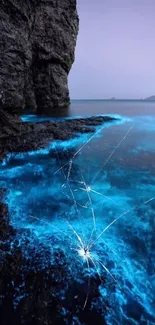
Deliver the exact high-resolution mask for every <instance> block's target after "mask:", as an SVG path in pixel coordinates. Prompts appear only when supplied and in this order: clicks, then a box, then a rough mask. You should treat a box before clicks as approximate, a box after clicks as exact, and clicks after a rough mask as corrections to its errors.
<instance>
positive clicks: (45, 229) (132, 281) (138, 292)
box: [0, 116, 155, 325]
mask: <svg viewBox="0 0 155 325" xmlns="http://www.w3.org/2000/svg"><path fill="white" fill-rule="evenodd" d="M131 126H133V129H131V131H130V132H129V134H128V135H127V136H126V137H125V139H124V140H123V141H122V143H121V145H120V146H119V147H118V148H117V150H116V151H115V148H116V147H117V145H118V143H119V142H120V141H121V140H122V139H123V137H124V136H125V135H126V134H127V131H128V130H130V127H131ZM90 137H91V135H90V134H89V135H83V136H81V137H79V138H78V139H74V140H71V141H67V142H57V143H54V144H53V143H52V144H51V145H50V146H49V147H48V148H47V149H44V150H40V151H37V152H33V153H27V154H17V155H12V156H9V157H8V159H6V160H5V162H4V163H3V165H2V167H1V170H0V179H1V181H0V186H4V187H6V184H7V188H8V190H9V193H8V196H7V202H8V204H9V210H10V216H11V223H12V224H13V225H14V226H15V227H16V229H17V230H18V231H17V237H18V239H19V245H21V246H23V249H24V252H25V254H27V253H28V250H27V248H26V247H25V245H24V240H25V238H24V234H25V233H24V231H23V232H22V233H21V229H29V232H26V235H27V236H29V238H30V242H31V245H32V246H33V245H35V243H36V238H37V240H39V241H40V242H42V243H43V244H44V245H45V246H48V247H50V250H51V263H52V259H53V256H54V252H55V251H56V250H58V249H60V250H61V251H63V252H64V254H65V259H66V260H67V263H68V264H67V265H69V269H68V272H69V274H70V281H73V282H75V281H76V282H77V283H79V285H80V283H82V284H85V287H84V288H85V290H84V293H83V294H84V295H85V296H87V282H88V275H89V273H90V275H91V281H92V282H93V281H94V279H97V277H98V278H99V276H101V277H102V278H104V281H103V283H101V284H99V293H100V295H99V297H93V298H92V301H91V308H92V310H93V309H96V310H98V312H99V314H101V316H102V312H103V314H105V312H104V309H105V308H104V305H105V304H108V306H109V307H108V309H107V311H106V315H104V317H106V322H107V324H109V325H110V324H125V325H126V324H149V325H151V324H154V303H155V300H154V289H155V274H154V270H155V265H154V258H155V253H154V251H155V241H154V238H153V230H154V222H155V218H154V216H155V212H154V211H155V200H152V201H149V202H147V201H148V200H150V199H151V198H154V197H155V167H154V166H155V165H154V162H155V143H154V137H155V117H153V116H145V117H143V116H142V117H135V118H133V119H132V120H126V121H125V120H123V123H122V124H121V123H119V124H112V125H111V126H109V127H108V128H104V129H103V130H101V132H100V133H99V134H98V136H96V137H94V138H92V140H91V141H90V142H89V143H88V144H87V145H86V146H84V147H83V149H82V150H81V151H80V152H79V153H78V154H77V155H75V153H76V152H77V151H78V149H79V148H80V147H82V146H83V144H84V143H86V141H87V140H88V139H89V138H90ZM114 151H115V152H114ZM112 152H114V154H113V155H111V154H112ZM110 156H111V157H110ZM72 157H75V158H73V161H72V164H71V163H70V165H66V166H64V165H65V164H66V163H68V161H69V160H70V161H71V159H72ZM108 158H110V159H109V160H108ZM106 161H107V163H106V164H104V163H105V162H106ZM61 166H64V168H63V169H61V170H60V171H58V172H57V173H55V172H56V171H57V170H58V169H59V167H61ZM69 166H70V168H69ZM101 167H103V169H102V170H101ZM100 170H101V172H100V173H98V172H99V171H100ZM68 171H70V172H69V174H68ZM67 175H68V176H69V177H68V181H67V180H66V177H67ZM84 182H85V184H84ZM85 185H86V186H88V192H87V191H86V188H85ZM89 187H90V188H89ZM134 207H137V208H134ZM124 212H126V213H124ZM123 213H124V214H123ZM121 215H122V217H121V218H120V219H118V220H117V221H116V222H114V223H113V224H112V225H111V226H110V227H109V228H108V229H107V230H106V231H105V232H104V233H103V234H102V236H100V237H99V235H100V234H101V233H102V231H103V230H104V229H105V228H106V227H107V226H108V225H110V224H111V223H112V222H113V220H115V219H116V218H118V217H119V216H121ZM94 220H95V226H96V229H95V230H94ZM68 222H69V223H68ZM72 227H73V228H72ZM75 231H76V233H75ZM79 236H80V239H81V240H82V245H84V247H87V245H88V244H89V252H90V257H91V258H92V259H93V261H94V264H93V262H92V261H91V260H90V259H89V264H90V265H89V266H90V270H89V271H88V265H87V262H86V259H85V258H83V257H82V256H81V255H80V253H79V252H78V251H79V249H81V248H79V245H80V246H81V242H80V240H79ZM98 260H100V262H101V263H102V264H103V265H104V266H105V267H106V268H107V269H108V270H109V271H110V273H111V275H112V276H113V277H114V278H115V279H116V282H115V281H114V280H113V278H112V276H111V275H109V274H108V273H107V272H106V270H105V269H103V267H102V265H101V264H100V262H98ZM59 295H61V297H62V299H64V297H65V292H64V293H62V292H61V293H59ZM90 295H91V293H90ZM64 317H65V316H64Z"/></svg>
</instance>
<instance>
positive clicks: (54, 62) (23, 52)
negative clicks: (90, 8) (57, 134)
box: [0, 0, 78, 113]
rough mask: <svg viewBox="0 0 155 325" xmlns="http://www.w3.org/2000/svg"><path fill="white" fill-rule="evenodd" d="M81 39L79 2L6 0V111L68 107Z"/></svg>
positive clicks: (2, 54)
mask: <svg viewBox="0 0 155 325" xmlns="http://www.w3.org/2000/svg"><path fill="white" fill-rule="evenodd" d="M77 33H78V16H77V11H76V0H1V1H0V93H1V94H0V95H1V108H4V109H7V110H9V111H13V112H17V111H21V110H23V109H24V108H31V109H37V111H38V113H44V112H46V110H47V109H48V110H52V108H58V109H59V108H60V107H63V106H66V105H68V103H69V91H68V82H67V78H68V73H69V71H70V69H71V66H72V63H73V61H74V51H75V45H76V38H77Z"/></svg>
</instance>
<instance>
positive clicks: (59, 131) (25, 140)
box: [0, 110, 116, 160]
mask: <svg viewBox="0 0 155 325" xmlns="http://www.w3.org/2000/svg"><path fill="white" fill-rule="evenodd" d="M115 120H116V119H115V118H114V117H109V116H92V117H88V118H79V119H70V120H64V121H58V122H56V121H50V122H48V121H46V122H41V123H30V122H29V123H24V122H22V120H21V119H20V117H18V116H17V115H12V114H8V113H7V112H5V111H3V110H0V160H2V159H3V158H4V156H5V155H6V154H7V153H10V152H27V151H32V150H36V149H39V148H42V147H45V146H46V145H47V144H48V143H49V141H52V140H54V139H59V140H67V139H70V138H73V137H75V136H77V133H88V132H94V131H95V127H96V126H98V125H102V124H104V123H106V122H112V121H115Z"/></svg>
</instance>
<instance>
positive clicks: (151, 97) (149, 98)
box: [144, 95, 155, 100]
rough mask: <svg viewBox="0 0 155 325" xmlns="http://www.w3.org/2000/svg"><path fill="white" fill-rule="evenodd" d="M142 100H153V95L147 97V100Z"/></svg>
mask: <svg viewBox="0 0 155 325" xmlns="http://www.w3.org/2000/svg"><path fill="white" fill-rule="evenodd" d="M144 100H155V95H154V96H150V97H147V98H144Z"/></svg>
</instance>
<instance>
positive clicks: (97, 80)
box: [69, 0, 155, 99]
mask: <svg viewBox="0 0 155 325" xmlns="http://www.w3.org/2000/svg"><path fill="white" fill-rule="evenodd" d="M77 3H78V13H79V18H80V31H79V35H78V41H77V47H76V60H75V63H74V65H73V67H72V70H71V72H70V76H69V87H70V95H71V98H72V99H82V98H86V99H87V98H90V99H96V98H99V99H100V98H111V97H112V96H114V97H116V98H137V99H138V98H141V97H142V98H144V97H147V96H151V95H155V0H77Z"/></svg>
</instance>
